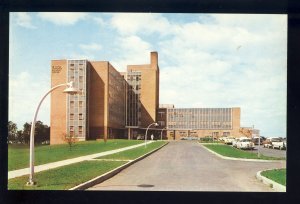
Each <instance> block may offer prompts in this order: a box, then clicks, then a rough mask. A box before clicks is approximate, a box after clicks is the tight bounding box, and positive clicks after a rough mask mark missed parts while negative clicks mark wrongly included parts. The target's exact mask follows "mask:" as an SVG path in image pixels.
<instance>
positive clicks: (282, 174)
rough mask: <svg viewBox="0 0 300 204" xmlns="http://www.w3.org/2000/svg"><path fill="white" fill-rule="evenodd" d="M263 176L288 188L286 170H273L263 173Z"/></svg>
mask: <svg viewBox="0 0 300 204" xmlns="http://www.w3.org/2000/svg"><path fill="white" fill-rule="evenodd" d="M261 175H262V176H264V177H267V178H268V179H271V180H273V181H275V182H277V183H279V184H281V185H284V186H286V169H273V170H267V171H263V172H261Z"/></svg>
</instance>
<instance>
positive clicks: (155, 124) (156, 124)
mask: <svg viewBox="0 0 300 204" xmlns="http://www.w3.org/2000/svg"><path fill="white" fill-rule="evenodd" d="M151 125H154V126H156V127H157V126H158V123H151V124H150V125H149V126H148V127H147V129H146V134H145V147H146V142H147V132H148V129H149V127H150V126H151Z"/></svg>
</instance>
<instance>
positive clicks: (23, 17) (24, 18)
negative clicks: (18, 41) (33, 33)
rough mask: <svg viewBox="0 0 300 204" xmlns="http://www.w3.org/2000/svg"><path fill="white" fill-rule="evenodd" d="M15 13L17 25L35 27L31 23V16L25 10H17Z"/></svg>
mask: <svg viewBox="0 0 300 204" xmlns="http://www.w3.org/2000/svg"><path fill="white" fill-rule="evenodd" d="M14 14H15V15H16V23H17V25H19V26H22V27H25V28H31V29H35V28H36V27H35V26H34V25H33V24H32V18H31V16H30V15H29V14H28V13H26V12H17V13H14Z"/></svg>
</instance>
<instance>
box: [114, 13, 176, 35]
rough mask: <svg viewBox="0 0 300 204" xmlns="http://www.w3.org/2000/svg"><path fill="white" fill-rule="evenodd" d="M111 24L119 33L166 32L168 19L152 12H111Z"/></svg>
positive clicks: (168, 24) (168, 26) (168, 25)
mask: <svg viewBox="0 0 300 204" xmlns="http://www.w3.org/2000/svg"><path fill="white" fill-rule="evenodd" d="M111 25H112V26H113V27H114V28H116V29H117V30H118V31H119V32H120V33H121V34H124V35H133V34H137V33H141V34H146V35H147V34H152V33H160V34H165V33H168V31H169V28H170V26H171V25H170V23H169V21H168V20H167V19H166V18H165V17H163V16H162V15H161V14H152V13H118V14H113V15H112V19H111Z"/></svg>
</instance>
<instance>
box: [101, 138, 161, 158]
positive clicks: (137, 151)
mask: <svg viewBox="0 0 300 204" xmlns="http://www.w3.org/2000/svg"><path fill="white" fill-rule="evenodd" d="M165 143H166V142H164V141H156V142H153V143H151V144H147V146H146V148H145V146H141V147H138V148H134V149H130V150H126V151H123V152H118V153H115V154H111V155H107V156H103V157H99V158H98V159H122V160H134V159H136V158H138V157H140V156H142V155H144V154H146V153H148V152H150V151H152V150H154V149H157V148H159V147H161V146H162V145H164V144H165Z"/></svg>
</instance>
